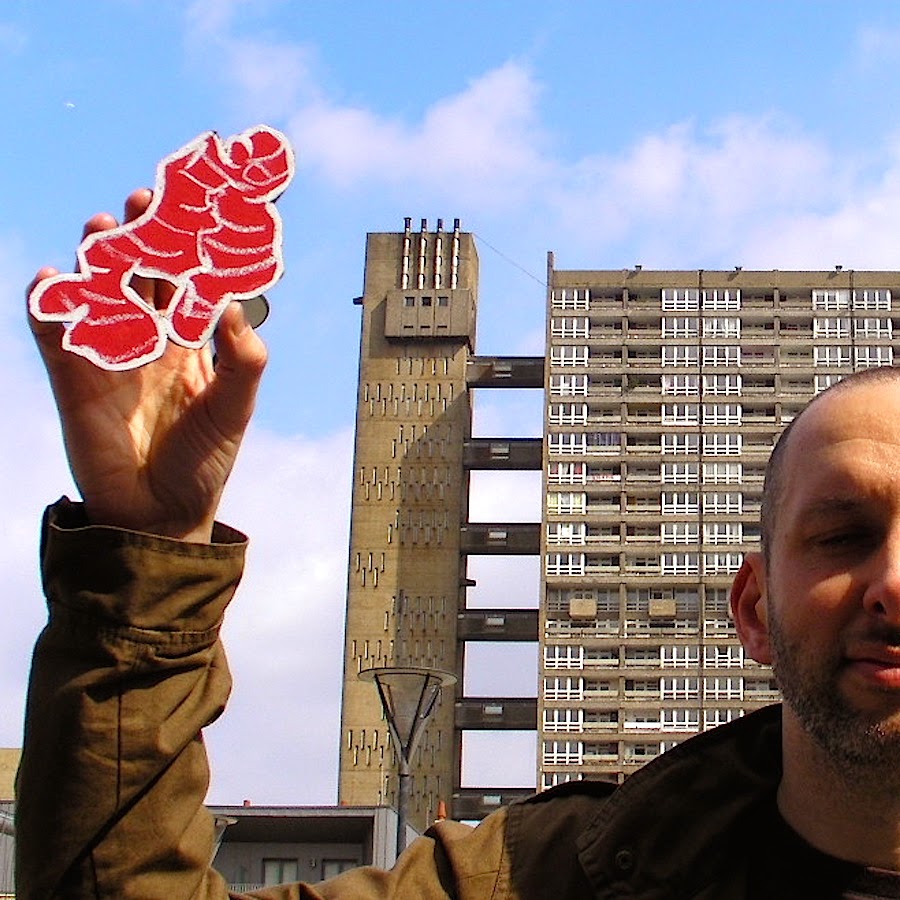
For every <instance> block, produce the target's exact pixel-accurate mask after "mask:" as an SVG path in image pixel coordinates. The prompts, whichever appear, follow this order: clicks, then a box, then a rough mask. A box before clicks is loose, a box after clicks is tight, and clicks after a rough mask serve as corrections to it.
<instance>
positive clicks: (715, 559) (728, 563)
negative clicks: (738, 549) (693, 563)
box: [703, 553, 744, 575]
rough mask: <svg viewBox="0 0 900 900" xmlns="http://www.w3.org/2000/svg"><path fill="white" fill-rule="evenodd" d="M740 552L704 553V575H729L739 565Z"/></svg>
mask: <svg viewBox="0 0 900 900" xmlns="http://www.w3.org/2000/svg"><path fill="white" fill-rule="evenodd" d="M743 558H744V556H743V554H742V553H704V554H703V574H704V575H731V574H732V573H734V572H737V570H738V569H739V568H740V567H741V562H742V561H743Z"/></svg>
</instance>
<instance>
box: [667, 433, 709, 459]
mask: <svg viewBox="0 0 900 900" xmlns="http://www.w3.org/2000/svg"><path fill="white" fill-rule="evenodd" d="M699 451H700V435H698V434H663V436H662V452H663V453H666V454H668V453H671V454H687V453H699Z"/></svg>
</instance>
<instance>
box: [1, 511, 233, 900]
mask: <svg viewBox="0 0 900 900" xmlns="http://www.w3.org/2000/svg"><path fill="white" fill-rule="evenodd" d="M245 546H246V539H245V538H244V536H243V535H241V534H240V533H239V532H236V531H233V530H232V529H229V528H226V527H225V526H216V530H215V533H214V535H213V543H211V544H209V545H201V544H189V543H183V542H179V541H172V540H167V539H164V538H157V537H153V536H151V535H146V534H138V533H134V532H129V531H124V530H121V529H115V528H100V527H91V526H88V525H86V524H85V523H84V519H83V513H82V511H81V508H80V507H79V506H77V505H75V504H70V503H68V501H60V502H59V503H57V504H56V505H55V506H53V507H51V508H50V509H49V510H48V511H47V514H46V516H45V519H44V526H43V534H42V540H41V557H42V559H41V563H42V575H43V580H44V590H45V593H46V596H47V601H48V607H49V619H48V624H47V626H46V628H45V629H44V631H43V632H42V634H41V636H40V637H39V639H38V642H37V645H36V647H35V652H34V659H33V662H32V671H31V680H30V684H29V691H28V701H27V707H26V724H25V737H24V745H23V753H22V763H21V766H20V769H19V775H18V784H17V818H16V835H17V837H16V856H17V859H16V872H17V875H16V877H17V896H18V897H19V898H20V900H37V898H41V900H43V898H50V897H65V898H82V897H85V898H87V897H90V898H100V897H103V898H117V900H124V898H132V897H134V898H138V897H139V898H143V900H150V898H155V897H160V898H162V897H165V898H167V900H173V898H176V897H194V896H217V895H218V896H224V895H225V890H224V887H223V886H222V885H221V883H220V884H219V885H218V886H217V887H216V886H215V884H214V882H215V878H214V877H213V876H212V875H210V874H208V873H207V868H208V865H209V861H210V855H211V849H212V841H213V830H212V822H211V819H210V816H209V815H208V813H207V812H206V810H205V809H204V807H203V799H204V797H205V793H206V789H207V783H208V767H207V763H206V754H205V751H204V748H203V744H202V739H201V736H200V730H201V728H202V727H203V726H205V725H207V724H209V723H210V722H211V721H213V720H214V719H215V718H216V717H217V716H218V715H219V714H220V713H221V711H222V709H223V708H224V705H225V701H226V698H227V696H228V692H229V689H230V677H229V674H228V668H227V665H226V662H225V656H224V653H223V651H222V646H221V644H220V642H219V626H220V623H221V620H222V615H223V612H224V609H225V606H226V605H227V603H228V601H229V599H230V598H231V596H232V594H233V593H234V590H235V588H236V587H237V584H238V582H239V580H240V576H241V571H242V566H243V557H244V551H245Z"/></svg>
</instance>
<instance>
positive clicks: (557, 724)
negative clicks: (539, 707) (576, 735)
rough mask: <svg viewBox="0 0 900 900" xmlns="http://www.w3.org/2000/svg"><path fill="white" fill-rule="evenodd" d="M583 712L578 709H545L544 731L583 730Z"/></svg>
mask: <svg viewBox="0 0 900 900" xmlns="http://www.w3.org/2000/svg"><path fill="white" fill-rule="evenodd" d="M583 730H584V712H583V711H582V710H580V709H545V710H544V731H576V732H577V731H583Z"/></svg>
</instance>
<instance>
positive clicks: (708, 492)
mask: <svg viewBox="0 0 900 900" xmlns="http://www.w3.org/2000/svg"><path fill="white" fill-rule="evenodd" d="M548 269H549V277H548V282H549V290H548V327H547V347H548V352H547V359H548V366H547V375H546V384H545V390H546V406H545V428H544V431H545V444H544V466H543V472H544V475H543V478H544V488H545V490H544V498H545V499H544V513H543V520H544V526H543V530H542V546H541V552H542V555H543V575H542V578H543V585H542V596H543V598H544V600H543V604H542V614H541V640H542V645H543V646H542V671H541V696H540V698H539V711H540V738H539V740H540V745H539V774H540V783H541V786H542V787H548V786H551V785H554V784H558V783H560V782H564V781H568V780H571V779H573V778H582V777H590V778H599V779H605V780H610V781H614V782H620V781H622V780H623V779H624V778H626V777H627V775H628V774H629V773H630V772H632V771H634V770H635V768H636V767H639V766H641V765H643V764H644V763H645V762H647V761H648V760H649V759H652V758H653V757H654V756H656V755H658V754H659V753H660V752H662V751H664V750H666V749H668V748H669V747H671V746H673V745H674V744H677V743H679V742H680V741H682V740H684V739H685V738H686V737H687V736H689V735H690V734H693V733H696V732H698V731H702V730H705V729H707V728H710V727H713V726H714V725H717V724H719V723H721V722H725V721H728V720H730V719H731V718H734V717H735V716H739V715H742V714H743V713H744V712H747V711H749V710H751V709H754V708H757V707H758V706H761V705H764V704H766V703H769V702H772V701H775V700H777V699H778V696H779V695H778V692H777V690H776V686H775V682H774V680H773V679H772V675H771V672H770V671H769V670H768V668H765V667H762V666H760V665H758V664H756V663H755V662H753V661H752V660H750V659H749V658H747V657H746V656H745V655H744V652H743V649H742V648H741V646H740V643H739V641H738V640H737V636H736V633H735V631H734V627H733V624H732V621H731V616H730V611H729V586H730V583H731V578H732V576H733V574H734V572H735V571H736V570H737V568H738V567H739V565H740V562H741V559H742V556H743V554H744V552H746V551H747V550H749V549H752V548H756V547H758V542H759V511H760V499H761V494H762V484H763V473H764V470H765V465H766V461H767V459H768V456H769V453H770V451H771V448H772V446H773V444H774V441H775V439H776V437H777V435H778V434H779V433H780V432H781V430H782V429H783V428H784V426H785V425H786V424H787V423H788V422H790V420H791V419H792V418H793V417H794V416H795V415H796V413H797V412H798V411H799V410H800V409H801V408H802V406H803V405H804V403H805V402H806V401H807V400H808V399H809V398H811V397H812V396H813V395H814V394H816V393H817V392H819V391H821V390H823V389H824V388H825V387H827V386H828V385H829V384H831V383H832V382H833V381H835V380H837V379H839V378H841V377H842V376H844V375H846V374H847V373H849V372H852V371H854V370H856V369H861V368H866V367H870V366H877V365H891V364H892V363H893V362H894V359H895V357H896V354H897V350H898V344H897V342H896V339H897V336H898V326H900V313H898V309H897V301H896V299H894V298H896V297H898V296H900V295H898V293H897V292H898V290H900V273H895V272H845V271H841V270H840V269H836V270H833V271H821V272H778V271H773V272H744V271H741V270H739V269H736V270H734V271H730V272H728V271H719V272H710V271H653V272H650V271H643V270H640V269H632V270H615V271H591V272H586V271H557V270H555V269H554V267H553V261H552V257H551V258H550V265H549V266H548Z"/></svg>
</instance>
